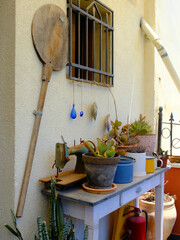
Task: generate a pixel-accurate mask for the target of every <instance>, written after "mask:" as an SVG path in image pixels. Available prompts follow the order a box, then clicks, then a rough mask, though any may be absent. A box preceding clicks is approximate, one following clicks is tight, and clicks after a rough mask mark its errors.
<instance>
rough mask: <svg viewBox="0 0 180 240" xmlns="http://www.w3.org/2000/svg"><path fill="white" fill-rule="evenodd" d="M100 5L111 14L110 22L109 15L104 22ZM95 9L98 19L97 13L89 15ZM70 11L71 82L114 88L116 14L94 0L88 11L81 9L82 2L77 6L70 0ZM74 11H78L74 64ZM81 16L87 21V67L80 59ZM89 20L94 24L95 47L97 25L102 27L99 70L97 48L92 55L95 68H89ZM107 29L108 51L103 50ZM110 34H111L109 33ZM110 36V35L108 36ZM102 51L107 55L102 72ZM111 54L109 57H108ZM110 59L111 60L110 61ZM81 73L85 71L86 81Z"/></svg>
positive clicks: (69, 66)
mask: <svg viewBox="0 0 180 240" xmlns="http://www.w3.org/2000/svg"><path fill="white" fill-rule="evenodd" d="M81 1H82V0H81ZM98 5H99V6H101V8H103V9H105V11H107V12H108V13H110V14H109V15H110V16H111V19H110V20H109V19H108V13H106V22H104V21H103V20H102V17H101V13H100V11H99V9H98ZM92 7H94V8H95V9H96V11H97V14H98V15H99V18H100V19H99V18H97V17H96V15H95V13H93V15H91V14H90V13H89V10H90V9H91V8H92ZM68 11H69V63H68V68H69V75H68V78H69V79H71V80H75V81H80V82H86V83H90V84H96V85H101V86H105V87H112V86H113V85H114V59H113V58H114V12H113V11H112V10H111V9H110V8H109V7H107V6H106V5H104V4H103V3H101V2H100V1H99V0H93V1H92V2H91V4H90V5H89V6H88V7H87V8H86V11H85V10H83V9H82V8H81V7H80V0H77V5H75V4H74V3H73V0H69V4H68ZM73 11H76V12H77V13H76V14H77V19H78V20H77V22H78V23H77V28H78V36H77V38H78V47H77V48H78V50H77V52H78V54H77V55H78V62H77V63H76V62H73V59H72V42H73V33H72V28H73V27H72V26H73ZM81 15H83V16H85V19H86V23H85V25H86V33H85V34H86V36H85V38H86V47H85V51H86V61H85V62H86V63H85V65H82V64H81V63H80V57H81V52H80V48H81V46H80V44H81V42H80V38H81V36H80V34H81V33H80V32H81V29H80V26H81V25H80V24H81V23H80V21H81ZM89 20H91V21H92V22H93V37H92V38H93V39H92V41H93V45H94V46H95V42H96V39H95V26H96V25H95V24H99V26H100V33H99V34H100V37H99V38H100V39H99V41H100V45H99V46H100V47H99V59H98V60H99V69H96V68H95V59H94V58H95V52H94V51H95V50H94V49H95V47H93V48H94V49H93V54H92V58H93V67H89V66H88V64H89V63H88V46H89V43H88V40H89V39H88V30H89V29H88V23H89ZM108 22H110V24H108ZM103 27H104V28H105V29H106V49H105V50H104V49H102V28H103ZM109 32H110V33H109ZM108 34H109V35H108ZM108 38H110V40H111V41H109V43H108ZM108 44H109V48H108ZM102 51H105V52H106V53H105V55H106V66H105V68H106V70H105V71H103V70H102ZM108 54H109V55H108ZM108 58H109V59H108ZM73 68H75V69H77V74H76V75H78V77H76V76H73V74H72V71H73ZM81 71H85V73H86V74H85V75H86V77H85V79H83V78H81V77H80V75H81V74H80V72H81ZM89 74H91V75H93V77H92V78H93V79H92V80H89V79H88V76H89ZM95 74H97V75H98V79H99V80H98V81H97V79H95ZM102 76H104V78H105V79H106V80H105V82H103V81H102Z"/></svg>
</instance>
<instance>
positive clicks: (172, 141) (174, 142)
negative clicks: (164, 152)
mask: <svg viewBox="0 0 180 240" xmlns="http://www.w3.org/2000/svg"><path fill="white" fill-rule="evenodd" d="M158 118H159V119H158V145H157V152H158V153H159V152H160V148H161V139H162V137H163V138H165V139H169V146H170V147H169V149H170V156H172V151H173V148H174V149H180V144H179V145H178V143H180V138H177V137H173V133H174V127H175V126H180V123H175V122H174V118H173V113H171V115H170V119H169V122H163V121H162V119H163V108H162V107H159V114H158ZM164 125H165V127H164ZM165 132H166V134H165Z"/></svg>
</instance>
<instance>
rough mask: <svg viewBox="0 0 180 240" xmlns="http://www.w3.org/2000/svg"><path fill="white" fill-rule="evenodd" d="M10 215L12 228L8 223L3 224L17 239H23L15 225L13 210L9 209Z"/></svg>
mask: <svg viewBox="0 0 180 240" xmlns="http://www.w3.org/2000/svg"><path fill="white" fill-rule="evenodd" d="M11 217H12V221H13V225H14V228H15V229H13V228H12V227H11V226H9V225H8V224H4V226H5V227H6V228H7V229H8V230H9V231H10V232H11V233H12V234H13V235H14V236H16V237H17V238H18V239H19V240H23V237H22V235H21V233H20V231H19V229H18V227H17V222H16V217H15V215H14V212H13V211H12V210H11Z"/></svg>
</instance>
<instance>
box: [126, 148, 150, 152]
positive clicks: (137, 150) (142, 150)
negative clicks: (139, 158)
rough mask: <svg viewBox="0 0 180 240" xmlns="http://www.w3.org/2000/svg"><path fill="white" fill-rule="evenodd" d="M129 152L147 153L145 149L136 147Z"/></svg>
mask: <svg viewBox="0 0 180 240" xmlns="http://www.w3.org/2000/svg"><path fill="white" fill-rule="evenodd" d="M128 152H131V153H145V152H146V149H145V148H143V147H135V148H131V149H129V150H128Z"/></svg>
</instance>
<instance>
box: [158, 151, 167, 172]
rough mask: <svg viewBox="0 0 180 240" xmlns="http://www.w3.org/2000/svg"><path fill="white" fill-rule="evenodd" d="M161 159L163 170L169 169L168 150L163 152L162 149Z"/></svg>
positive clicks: (160, 152)
mask: <svg viewBox="0 0 180 240" xmlns="http://www.w3.org/2000/svg"><path fill="white" fill-rule="evenodd" d="M159 157H160V159H161V160H162V161H163V165H162V168H165V167H167V161H168V159H169V156H168V150H167V151H164V150H162V149H161V148H160V151H159Z"/></svg>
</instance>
